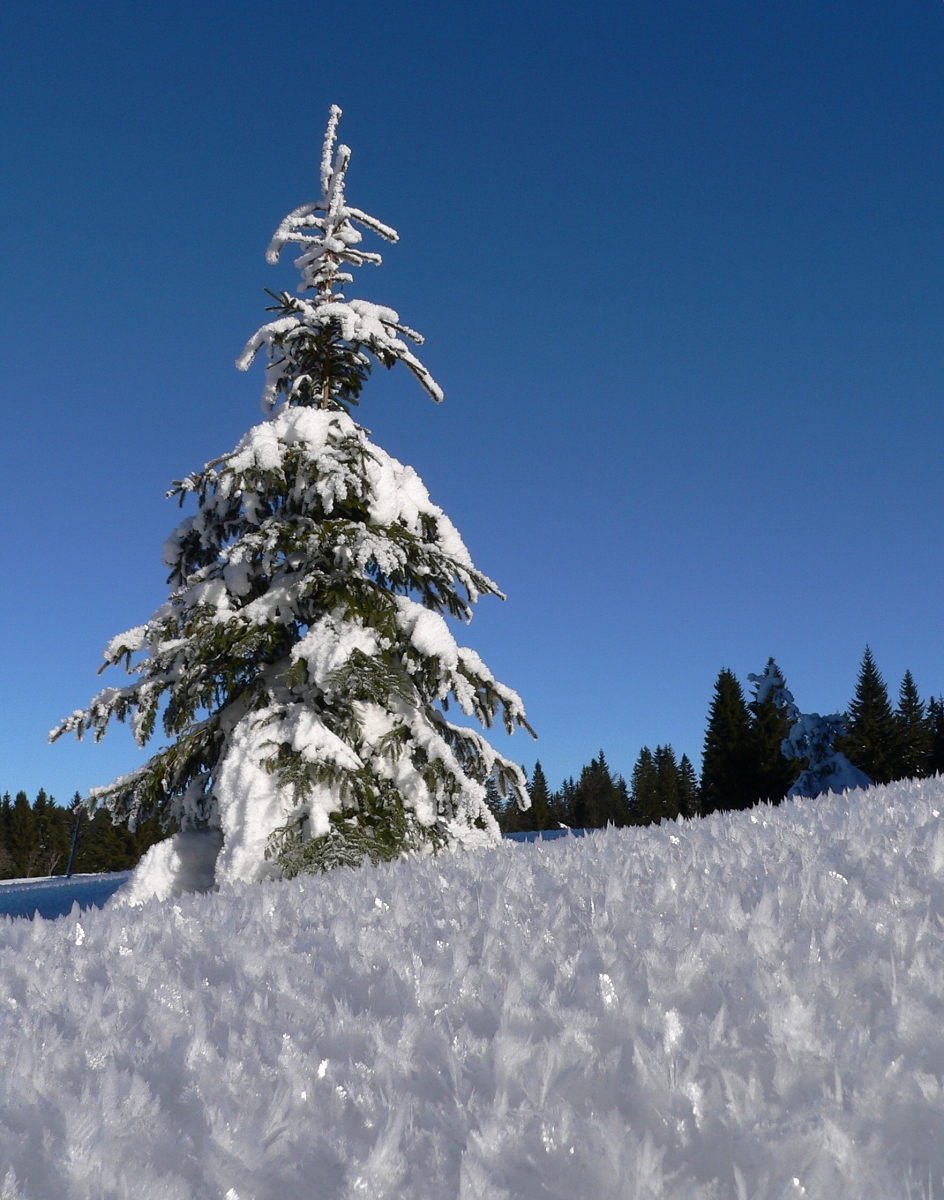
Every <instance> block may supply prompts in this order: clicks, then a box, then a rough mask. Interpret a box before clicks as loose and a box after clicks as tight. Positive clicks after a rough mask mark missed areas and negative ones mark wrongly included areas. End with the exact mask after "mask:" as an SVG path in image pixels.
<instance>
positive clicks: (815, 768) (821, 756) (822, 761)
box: [747, 658, 872, 799]
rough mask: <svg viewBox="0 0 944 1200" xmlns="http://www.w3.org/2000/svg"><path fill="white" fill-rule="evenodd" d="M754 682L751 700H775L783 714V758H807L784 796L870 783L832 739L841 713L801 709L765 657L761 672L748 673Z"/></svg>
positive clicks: (841, 725)
mask: <svg viewBox="0 0 944 1200" xmlns="http://www.w3.org/2000/svg"><path fill="white" fill-rule="evenodd" d="M747 678H748V679H749V680H750V682H751V683H753V684H754V687H755V689H756V694H755V697H754V703H755V704H757V705H758V706H759V705H763V704H767V703H768V702H770V703H772V704H774V705H775V706H776V707H777V708H779V709H781V710H782V711H783V713H784V714H785V716H786V718H787V720H788V722H789V724H790V731H789V733H788V735H787V736H786V737H785V738H784V740H783V742H782V743H781V745H780V751H781V753H782V754H783V756H784V758H786V759H797V758H799V759H804V758H805V759H806V760H807V763H808V765H807V767H806V769H805V770H804V771H802V772H801V774H800V777H799V778H798V779H797V781H796V783H794V785H793V786H792V787H791V788H790V790H789V791H788V792H787V798H788V799H792V798H793V797H796V796H810V797H812V796H822V795H824V794H825V793H826V792H845V791H847V790H849V789H851V788H867V787H871V784H872V780H871V779H869V777H868V775H866V774H864V773H863V772H862V771H860V770H859V768H858V767H854V766H853V765H852V763H851V762H850V761H849V760H848V758H846V756H845V755H844V754H843V753H842V752H841V751H840V750H837V749H836V747H835V745H834V743H835V741H836V739H837V738H838V737H841V736H842V734H843V732H844V730H845V720H844V718H843V716H842V714H841V713H831V714H830V715H829V716H827V717H821V716H820V715H819V713H801V712H800V710H799V709H798V708H797V706H796V703H795V702H794V699H793V693H792V692H791V691H790V689H789V688H788V687H787V685H786V683H785V681H784V678H783V676H782V675H781V673H780V670H779V668H778V667H777V664H776V663H775V662H774V660H773V659H772V658H770V659H768V660H767V666H766V667H765V669H764V673H763V675H748V677H747Z"/></svg>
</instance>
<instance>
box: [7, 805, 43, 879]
mask: <svg viewBox="0 0 944 1200" xmlns="http://www.w3.org/2000/svg"><path fill="white" fill-rule="evenodd" d="M6 845H7V849H8V850H9V852H10V854H11V855H12V858H13V873H12V878H14V879H27V878H29V877H30V876H31V875H33V874H34V869H35V867H36V865H37V863H38V862H39V848H38V846H37V844H36V824H35V822H34V820H33V810H32V808H30V802H29V798H28V797H27V795H26V792H17V794H16V799H15V800H14V801H13V809H12V811H11V813H10V825H9V832H8V835H7V839H6Z"/></svg>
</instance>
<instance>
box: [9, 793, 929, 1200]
mask: <svg viewBox="0 0 944 1200" xmlns="http://www.w3.org/2000/svg"><path fill="white" fill-rule="evenodd" d="M942 812H944V780H942V779H934V780H928V781H923V782H915V783H901V784H895V785H891V786H889V787H884V788H881V787H876V788H872V789H869V790H868V791H859V792H851V793H846V794H845V795H843V796H835V795H831V796H829V797H821V798H819V799H817V800H797V801H788V802H785V803H784V804H783V805H781V806H780V807H779V808H770V807H767V806H764V807H761V808H757V809H754V810H752V811H750V812H745V813H736V814H716V815H715V816H713V817H710V818H708V819H707V820H704V821H698V822H691V823H688V824H686V823H682V822H680V823H677V824H676V823H672V824H665V825H662V826H660V827H654V828H650V829H627V830H609V831H606V832H599V833H595V834H593V835H592V836H588V837H584V838H579V839H578V838H574V839H571V838H565V839H561V840H560V841H558V842H556V843H553V844H542V843H541V842H537V843H535V844H533V845H520V844H514V843H509V842H505V843H503V844H502V845H501V846H499V847H496V848H494V849H488V850H482V851H478V852H475V853H470V854H455V855H446V856H443V857H440V858H438V859H422V860H419V859H414V860H410V861H405V862H399V863H394V864H390V865H388V866H385V867H381V868H377V869H372V868H364V869H361V870H358V871H337V872H335V873H333V874H331V875H327V876H322V877H318V878H298V879H295V880H292V881H290V882H265V883H261V884H255V885H249V884H242V883H236V884H232V885H230V886H227V887H224V888H223V890H222V891H220V892H219V893H215V894H202V895H201V894H188V895H183V896H180V897H178V898H177V899H168V900H166V901H161V900H157V899H152V900H150V901H149V902H147V903H145V904H144V905H142V906H141V907H140V908H137V909H129V908H127V907H119V906H116V905H114V904H110V905H109V906H107V907H106V908H105V909H103V910H93V911H90V912H84V913H81V914H80V913H79V912H78V910H73V913H72V915H70V916H67V917H63V918H62V919H60V920H58V921H54V922H51V921H42V920H34V921H32V922H27V921H22V920H18V921H14V920H9V919H7V920H5V921H0V1061H2V1062H3V1063H4V1067H5V1073H4V1087H3V1089H2V1091H0V1188H2V1194H3V1195H4V1196H9V1197H22V1198H24V1200H26V1198H28V1200H41V1198H42V1200H45V1198H48V1197H57V1198H64V1200H65V1198H70V1200H71V1198H75V1200H79V1198H82V1200H85V1198H87V1197H89V1196H108V1197H109V1198H113V1200H121V1198H125V1197H127V1198H131V1197H135V1198H139V1197H142V1196H147V1197H149V1200H161V1198H167V1200H171V1198H173V1200H203V1198H205V1197H213V1198H214V1200H216V1198H222V1197H229V1200H236V1198H238V1200H275V1198H277V1197H279V1198H281V1197H285V1196H298V1197H306V1198H307V1197H312V1198H318V1200H321V1198H324V1200H334V1198H337V1200H352V1198H354V1197H360V1196H363V1197H369V1198H370V1200H383V1198H385V1197H389V1198H391V1200H392V1198H393V1197H396V1198H397V1200H407V1198H416V1200H439V1198H443V1200H446V1198H448V1200H453V1198H458V1200H479V1198H481V1200H486V1198H487V1200H500V1198H505V1200H510V1198H512V1197H514V1198H515V1200H518V1198H532V1197H533V1198H535V1200H537V1197H544V1198H547V1197H560V1198H562V1200H589V1198H591V1197H592V1198H593V1200H609V1198H611V1197H612V1198H613V1200H616V1198H620V1200H629V1198H636V1200H646V1198H648V1197H653V1198H654V1197H665V1198H670V1197H671V1198H677V1200H682V1198H684V1200H721V1198H727V1197H731V1198H732V1200H763V1198H768V1200H781V1198H784V1197H791V1198H793V1197H797V1198H799V1197H802V1196H806V1197H810V1198H814V1197H822V1198H828V1200H846V1198H863V1200H864V1198H866V1197H867V1198H869V1200H875V1198H876V1197H881V1198H882V1200H895V1198H897V1197H906V1196H907V1197H919V1196H920V1197H925V1198H927V1197H929V1196H930V1195H932V1194H933V1195H941V1194H942V1190H944V1180H942V1174H944V1090H942V1076H944V1014H942V1010H944V929H942V923H944V819H942V817H941V813H942Z"/></svg>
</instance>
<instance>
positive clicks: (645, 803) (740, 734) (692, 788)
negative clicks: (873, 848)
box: [490, 646, 944, 833]
mask: <svg viewBox="0 0 944 1200" xmlns="http://www.w3.org/2000/svg"><path fill="white" fill-rule="evenodd" d="M770 662H771V664H773V660H772V659H771V660H770ZM843 715H844V718H845V734H844V735H843V736H842V737H840V738H838V739H837V741H836V749H837V750H840V751H842V753H843V754H845V755H846V757H847V758H848V759H849V761H850V762H851V763H852V764H853V765H854V766H856V767H858V768H859V770H861V771H864V772H865V774H866V775H868V777H869V778H870V779H871V780H872V782H873V783H892V782H894V781H895V780H897V779H922V778H926V777H928V776H931V775H936V774H940V773H944V696H942V697H937V698H935V697H934V696H931V697H930V698H929V699H928V700H927V701H926V702H925V701H923V700H922V699H921V697H920V696H919V694H918V689H917V686H916V684H915V681H914V678H913V676H912V674H911V672H910V671H906V672H905V675H904V678H903V679H902V681H901V685H900V687H899V689H898V700H897V704H896V705H894V706H893V705H892V702H891V700H890V698H889V694H888V688H887V686H886V684H885V680H884V679H883V677H882V674H881V672H880V671H879V669H878V667H877V665H876V663H875V659H874V657H873V655H872V652H871V650H870V649H869V647H868V646H867V647H866V649H865V653H864V655H863V658H862V663H861V666H860V668H859V674H858V678H857V680H856V688H855V695H854V696H853V699H852V701H851V703H850V705H849V708H848V710H847V711H846V713H845V714H843ZM788 732H789V720H788V718H787V715H786V713H785V712H784V710H783V709H782V708H779V707H777V705H776V704H775V703H774V702H773V700H772V699H766V700H764V701H763V702H758V700H757V697H756V688H755V694H754V696H753V697H751V698H748V697H746V696H745V694H744V689H743V688H742V687H741V684H740V683H739V682H738V679H737V677H736V676H735V675H734V673H733V672H732V671H730V670H728V669H727V668H723V669H722V670H721V671H720V672H719V674H718V678H717V680H716V681H715V686H714V693H713V695H712V698H711V704H710V707H709V710H708V721H707V728H706V731H705V739H704V744H703V749H702V770H701V775H700V777H699V776H696V774H695V770H694V768H693V766H692V764H691V762H690V760H689V758H688V756H687V755H685V754H683V755H682V757H681V758H680V759H678V760H676V756H675V752H674V751H673V749H672V747H671V746H670V745H665V746H657V747H656V748H655V751H652V750H650V749H649V747H648V746H643V748H642V750H640V752H639V757H638V758H637V759H636V763H635V766H634V767H633V771H632V774H631V776H630V780H629V783H627V782H626V780H625V779H623V777H622V776H620V775H614V774H613V772H612V771H611V769H610V766H609V764H608V763H607V761H606V758H605V756H604V754H603V751H602V750H601V751H600V754H599V756H598V757H596V758H594V759H592V760H591V762H590V764H589V766H586V767H584V768H583V769H582V771H581V772H580V775H579V777H578V778H577V779H576V780H574V779H573V778H571V779H567V780H565V781H564V783H563V784H562V785H561V787H560V788H559V789H558V790H557V791H555V792H551V791H550V790H549V788H548V785H547V779H546V778H545V775H544V771H543V770H542V768H541V764H540V762H538V763H536V764H535V768H534V772H533V774H532V776H531V780H530V789H529V790H530V793H531V809H530V810H529V811H527V812H520V811H519V810H518V808H517V806H515V805H512V804H509V803H507V802H502V800H501V799H500V797H499V796H498V793H497V791H496V790H494V789H492V790H491V791H490V805H491V808H492V811H493V812H494V813H495V815H496V817H497V818H498V821H499V824H500V825H501V827H502V830H503V831H504V832H507V833H516V832H526V831H530V830H547V829H557V828H560V827H561V826H562V825H567V826H570V827H571V828H574V829H577V828H583V829H598V828H602V827H603V826H605V825H607V824H613V825H649V824H651V823H653V822H659V821H662V820H666V819H668V820H675V819H676V818H677V817H679V816H681V817H686V818H689V817H698V816H708V815H709V814H710V813H713V812H726V811H732V810H737V809H745V808H751V807H753V806H754V805H755V804H758V803H762V802H765V801H768V802H770V803H772V804H779V803H780V801H781V800H782V799H783V797H784V796H785V795H786V794H787V792H788V791H789V790H790V788H791V787H792V786H793V784H794V783H795V782H796V781H797V779H798V778H799V776H800V774H801V772H802V771H803V770H805V768H806V766H807V762H806V760H805V759H802V758H790V759H788V758H785V757H784V756H783V753H782V752H781V744H782V742H783V741H784V739H785V738H786V737H787V734H788Z"/></svg>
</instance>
